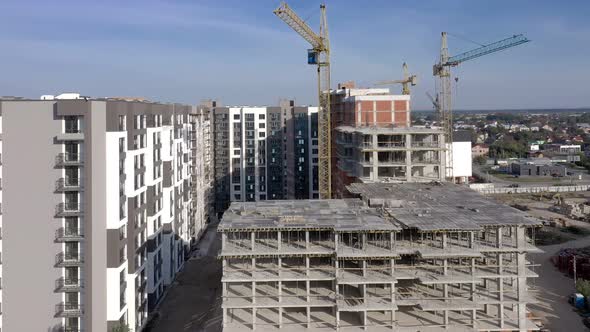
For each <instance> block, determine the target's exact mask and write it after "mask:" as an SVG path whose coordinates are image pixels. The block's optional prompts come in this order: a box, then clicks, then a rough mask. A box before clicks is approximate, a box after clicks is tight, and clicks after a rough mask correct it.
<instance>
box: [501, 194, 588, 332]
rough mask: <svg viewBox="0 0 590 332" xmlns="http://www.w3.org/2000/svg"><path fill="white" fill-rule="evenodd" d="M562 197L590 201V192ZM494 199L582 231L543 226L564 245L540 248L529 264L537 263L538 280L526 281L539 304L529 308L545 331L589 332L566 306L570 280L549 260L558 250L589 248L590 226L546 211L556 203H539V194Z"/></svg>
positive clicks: (571, 309) (572, 288) (504, 196)
mask: <svg viewBox="0 0 590 332" xmlns="http://www.w3.org/2000/svg"><path fill="white" fill-rule="evenodd" d="M562 197H563V198H573V197H578V198H579V197H585V198H588V199H590V193H587V192H582V193H569V194H562ZM495 198H496V199H497V200H499V201H501V202H503V203H505V204H509V205H512V204H519V205H524V206H527V207H528V208H529V209H530V210H528V211H525V212H526V213H528V214H529V215H531V216H534V217H537V218H540V219H542V220H546V221H548V220H554V219H557V218H559V219H562V220H565V221H566V223H567V225H569V226H575V227H577V228H579V229H581V230H582V232H581V233H580V234H573V233H569V232H565V231H564V230H565V229H564V228H562V227H543V231H546V232H548V233H553V234H554V235H558V236H559V237H562V238H561V239H560V241H558V242H563V243H559V244H553V245H545V246H541V245H539V248H540V249H542V250H543V251H544V252H543V253H539V254H532V255H531V256H530V259H531V261H532V262H533V263H534V264H540V266H538V267H536V268H535V272H537V273H538V274H539V277H538V278H531V279H529V280H530V281H529V282H530V284H531V286H532V290H533V294H534V295H535V297H536V298H537V300H538V303H536V304H533V305H531V306H530V307H529V308H530V310H531V312H532V313H533V314H534V316H536V317H539V319H540V320H541V321H542V322H544V328H546V329H547V330H549V331H572V332H573V331H590V329H588V328H586V327H585V326H584V324H583V323H582V317H581V316H580V315H579V314H578V313H577V312H575V311H574V310H573V307H572V306H571V305H570V304H569V303H568V297H569V295H570V294H572V293H573V292H574V291H575V287H574V281H573V279H572V278H570V277H568V276H566V275H564V274H563V273H561V272H560V271H559V270H558V269H557V268H556V267H555V266H554V265H553V264H552V263H551V261H550V259H551V257H552V256H554V255H555V254H556V253H557V252H558V251H559V249H561V248H580V247H586V246H590V236H589V235H588V234H589V233H590V223H587V222H584V221H580V220H574V219H570V218H567V217H566V216H564V215H561V214H559V213H556V212H552V211H549V208H550V207H551V206H553V205H554V202H555V200H551V199H543V200H539V199H538V195H525V194H523V195H501V196H500V195H498V196H496V197H495Z"/></svg>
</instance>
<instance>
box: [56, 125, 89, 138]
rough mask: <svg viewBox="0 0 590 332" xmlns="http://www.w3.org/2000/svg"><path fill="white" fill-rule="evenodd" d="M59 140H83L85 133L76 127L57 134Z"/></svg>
mask: <svg viewBox="0 0 590 332" xmlns="http://www.w3.org/2000/svg"><path fill="white" fill-rule="evenodd" d="M55 139H56V140H57V141H83V140H84V134H83V133H82V131H81V130H79V129H77V128H74V129H70V130H66V132H65V133H61V134H58V135H57V136H55Z"/></svg>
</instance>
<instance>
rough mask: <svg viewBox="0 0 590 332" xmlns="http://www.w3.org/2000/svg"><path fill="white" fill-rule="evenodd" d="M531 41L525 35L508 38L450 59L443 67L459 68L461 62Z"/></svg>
mask: <svg viewBox="0 0 590 332" xmlns="http://www.w3.org/2000/svg"><path fill="white" fill-rule="evenodd" d="M528 42H530V40H529V39H528V38H526V37H525V36H523V35H515V36H512V37H510V38H506V39H503V40H500V41H497V42H495V43H491V44H488V45H484V46H482V47H479V48H476V49H474V50H471V51H467V52H464V53H461V54H457V55H455V56H452V57H450V58H449V60H448V61H447V62H446V63H444V64H443V66H457V65H458V64H460V63H461V62H465V61H467V60H471V59H475V58H479V57H480V56H483V55H486V54H490V53H494V52H498V51H501V50H505V49H507V48H510V47H513V46H517V45H520V44H524V43H528Z"/></svg>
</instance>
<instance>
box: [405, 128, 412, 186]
mask: <svg viewBox="0 0 590 332" xmlns="http://www.w3.org/2000/svg"><path fill="white" fill-rule="evenodd" d="M411 149H412V135H411V134H406V180H407V181H408V182H409V181H412V150H411Z"/></svg>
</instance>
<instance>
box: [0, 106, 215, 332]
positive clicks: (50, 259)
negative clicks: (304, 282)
mask: <svg viewBox="0 0 590 332" xmlns="http://www.w3.org/2000/svg"><path fill="white" fill-rule="evenodd" d="M66 98H68V99H61V98H54V97H52V96H44V98H43V100H24V99H11V100H6V99H4V100H0V114H1V121H2V122H1V125H2V126H1V127H2V142H1V143H0V144H3V146H2V147H3V148H4V149H5V151H1V152H3V154H2V161H3V164H4V165H3V166H0V167H3V169H0V171H2V172H3V173H2V175H3V176H4V177H5V178H6V179H9V180H8V181H3V183H2V184H3V185H4V187H3V191H6V192H7V193H8V195H4V198H5V200H6V202H2V203H4V204H3V206H2V207H3V208H4V209H3V215H2V217H0V218H4V220H1V219H0V222H2V221H4V223H5V224H6V225H5V226H6V228H5V229H4V232H5V233H6V234H9V236H8V241H6V240H4V243H3V247H2V251H3V252H2V254H3V256H4V257H3V258H4V260H5V262H6V264H8V270H6V271H5V273H4V275H3V277H4V278H3V279H4V289H5V290H8V292H5V294H3V295H4V296H3V298H2V301H3V302H4V304H5V305H4V306H3V308H2V309H3V312H5V313H6V317H7V318H6V319H4V322H3V327H4V329H5V330H7V331H69V332H74V331H85V332H90V331H101V332H102V331H110V330H111V329H112V328H116V327H118V326H128V327H129V328H130V330H131V331H139V330H141V328H142V327H143V326H144V325H145V323H146V319H147V317H148V313H149V312H150V310H152V309H153V307H154V306H155V305H156V304H157V303H158V301H159V300H160V298H161V297H162V294H163V293H164V292H165V290H166V287H167V286H168V285H170V284H171V283H172V281H173V280H174V278H175V276H176V274H177V273H178V272H179V271H180V270H181V269H182V267H183V265H184V261H185V257H186V255H187V253H188V250H189V248H190V245H191V244H192V243H193V242H194V241H195V240H196V239H198V237H199V236H200V234H201V232H202V231H203V230H204V227H205V226H206V224H207V220H208V217H209V212H210V209H209V206H210V204H209V202H210V197H209V194H210V193H211V188H212V183H211V181H212V177H211V176H210V175H209V172H210V166H209V165H208V162H209V161H210V159H211V158H210V154H209V152H208V151H209V145H208V144H210V140H209V137H207V135H208V132H209V126H208V121H209V120H208V110H207V109H206V108H202V107H194V106H185V105H178V104H160V103H151V102H146V101H130V100H123V99H92V98H80V97H79V95H68V96H66ZM195 188H198V190H197V189H195ZM1 226H3V225H0V227H1ZM25 239H26V241H25ZM24 257H27V259H23V258H24ZM32 294H34V299H33V298H31V297H29V296H27V295H32ZM31 317H34V319H30V318H31Z"/></svg>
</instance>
